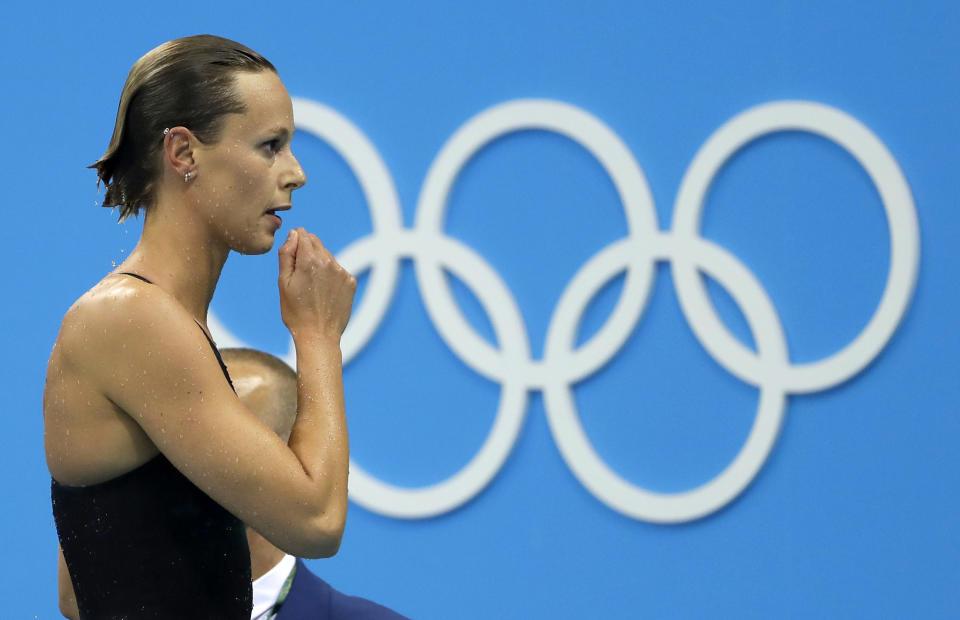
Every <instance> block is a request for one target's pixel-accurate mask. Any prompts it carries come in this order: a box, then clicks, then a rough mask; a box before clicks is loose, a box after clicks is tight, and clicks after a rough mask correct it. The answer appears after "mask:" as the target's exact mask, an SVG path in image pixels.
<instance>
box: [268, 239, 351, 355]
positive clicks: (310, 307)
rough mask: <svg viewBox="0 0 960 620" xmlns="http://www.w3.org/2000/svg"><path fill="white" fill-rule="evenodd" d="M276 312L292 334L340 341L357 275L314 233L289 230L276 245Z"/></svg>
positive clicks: (348, 318)
mask: <svg viewBox="0 0 960 620" xmlns="http://www.w3.org/2000/svg"><path fill="white" fill-rule="evenodd" d="M278 254H279V261H280V275H279V277H278V278H277V285H278V286H279V288H280V315H281V316H282V317H283V322H284V324H285V325H286V326H287V329H289V330H290V333H291V334H292V335H293V336H294V339H296V338H297V336H298V335H303V336H319V337H321V338H324V339H333V340H334V341H335V342H338V343H339V341H340V336H341V335H342V334H343V330H344V329H346V327H347V321H349V320H350V312H351V311H352V309H353V296H354V293H355V292H356V290H357V279H356V278H354V277H353V276H352V275H351V274H350V273H349V272H348V271H347V270H346V269H344V268H343V267H341V266H340V264H339V263H337V260H336V259H335V258H334V257H333V255H332V254H331V253H330V251H329V250H327V249H326V248H325V247H323V244H322V243H321V242H320V240H319V239H318V238H317V236H316V235H314V234H311V233H308V232H307V231H306V230H304V229H303V228H296V229H294V230H291V231H290V234H289V235H288V236H287V240H286V241H285V242H284V243H283V245H282V246H280V250H279V252H278Z"/></svg>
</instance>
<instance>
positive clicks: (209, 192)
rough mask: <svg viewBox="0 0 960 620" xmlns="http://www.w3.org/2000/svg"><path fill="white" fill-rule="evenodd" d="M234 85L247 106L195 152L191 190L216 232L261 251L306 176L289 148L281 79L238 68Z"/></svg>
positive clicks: (235, 246) (239, 246) (239, 247)
mask: <svg viewBox="0 0 960 620" xmlns="http://www.w3.org/2000/svg"><path fill="white" fill-rule="evenodd" d="M235 89H236V93H237V95H238V96H239V97H240V98H241V99H242V100H243V102H244V103H245V104H246V107H247V110H246V112H244V113H242V114H228V115H227V116H226V118H225V120H224V123H223V129H222V131H221V134H220V140H219V141H218V142H216V143H215V144H207V145H200V146H199V147H198V149H197V150H196V151H195V161H196V177H195V179H193V180H191V181H190V182H191V183H195V185H194V187H193V188H191V189H192V190H193V191H192V192H191V193H193V194H194V196H195V202H196V207H197V208H198V209H201V210H202V211H203V212H204V214H205V215H206V216H207V221H208V222H209V223H210V226H211V234H212V235H213V236H214V237H219V238H220V239H221V240H222V241H223V242H224V244H225V245H227V246H228V247H229V248H230V249H232V250H236V251H238V252H241V253H243V254H263V253H264V252H268V251H269V250H270V248H271V247H272V246H273V241H274V235H275V233H276V231H277V229H278V228H280V223H281V222H280V219H279V217H280V216H282V210H284V209H287V208H289V207H290V206H291V193H292V192H293V190H295V189H297V188H298V187H301V186H302V185H303V184H304V183H305V182H306V176H305V175H304V173H303V170H302V169H301V168H300V163H299V162H298V161H297V159H296V158H295V157H294V156H293V153H292V152H291V150H290V139H291V138H292V137H293V131H294V125H293V105H292V104H291V102H290V95H289V94H288V93H287V89H286V88H285V87H284V85H283V82H281V81H280V78H279V77H278V76H277V75H276V74H275V73H274V72H272V71H260V72H257V73H251V72H245V71H241V72H238V73H237V75H236V83H235Z"/></svg>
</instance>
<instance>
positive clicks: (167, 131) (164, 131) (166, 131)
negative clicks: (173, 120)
mask: <svg viewBox="0 0 960 620" xmlns="http://www.w3.org/2000/svg"><path fill="white" fill-rule="evenodd" d="M168 133H170V128H169V127H165V128H164V130H163V135H167V134H168Z"/></svg>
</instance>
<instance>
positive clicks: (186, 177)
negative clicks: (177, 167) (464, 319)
mask: <svg viewBox="0 0 960 620" xmlns="http://www.w3.org/2000/svg"><path fill="white" fill-rule="evenodd" d="M191 178H193V173H192V172H187V173H185V174H184V175H183V182H184V183H189V182H190V179H191Z"/></svg>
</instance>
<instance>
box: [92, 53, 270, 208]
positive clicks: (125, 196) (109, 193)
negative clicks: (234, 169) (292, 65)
mask: <svg viewBox="0 0 960 620" xmlns="http://www.w3.org/2000/svg"><path fill="white" fill-rule="evenodd" d="M266 69H269V70H270V71H273V72H274V73H276V71H277V70H276V68H275V67H274V66H273V65H272V64H271V63H270V61H268V60H267V59H266V58H264V57H263V56H261V55H260V54H258V53H257V52H255V51H253V50H252V49H250V48H248V47H246V46H244V45H241V44H240V43H237V42H235V41H231V40H229V39H224V38H222V37H217V36H213V35H209V34H203V35H196V36H192V37H184V38H182V39H174V40H173V41H168V42H166V43H164V44H162V45H160V46H158V47H155V48H154V49H152V50H150V51H149V52H147V53H146V54H144V56H143V57H142V58H140V60H138V61H137V62H136V63H134V65H133V67H132V68H131V69H130V74H129V75H128V76H127V81H126V83H124V85H123V92H122V93H121V95H120V105H119V107H118V108H117V120H116V124H115V125H114V128H113V136H112V137H111V138H110V145H109V146H108V147H107V151H106V152H105V153H104V154H103V156H102V157H101V158H100V159H99V160H97V161H96V163H94V164H92V165H91V166H89V167H90V168H94V169H96V171H97V183H98V185H99V183H100V182H103V184H104V186H105V187H106V196H105V198H104V200H103V206H104V207H118V208H119V210H120V220H123V219H124V218H126V217H128V216H130V215H136V214H138V213H139V212H140V209H142V208H146V207H149V206H150V204H151V203H152V201H153V198H154V193H153V190H154V183H155V181H156V179H157V175H158V172H159V170H158V169H159V165H160V162H161V158H160V152H161V151H162V146H163V135H164V129H166V128H169V127H176V126H183V127H186V128H187V129H189V130H190V131H191V132H192V133H193V134H194V136H196V138H197V139H198V140H200V141H201V142H204V143H215V142H216V141H217V140H218V139H219V136H220V130H221V129H222V126H223V120H224V117H225V116H226V115H227V114H239V113H243V112H244V111H246V106H245V105H244V103H243V101H242V100H241V99H240V97H239V96H238V95H237V94H236V91H235V90H234V82H235V77H236V76H235V74H236V72H237V71H250V72H257V71H263V70H266Z"/></svg>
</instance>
